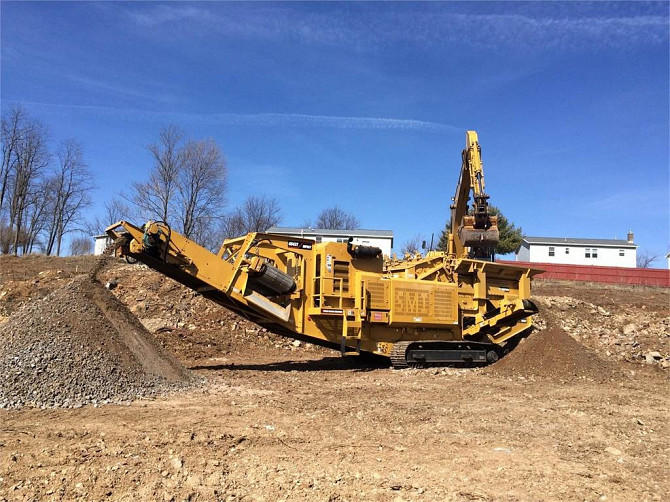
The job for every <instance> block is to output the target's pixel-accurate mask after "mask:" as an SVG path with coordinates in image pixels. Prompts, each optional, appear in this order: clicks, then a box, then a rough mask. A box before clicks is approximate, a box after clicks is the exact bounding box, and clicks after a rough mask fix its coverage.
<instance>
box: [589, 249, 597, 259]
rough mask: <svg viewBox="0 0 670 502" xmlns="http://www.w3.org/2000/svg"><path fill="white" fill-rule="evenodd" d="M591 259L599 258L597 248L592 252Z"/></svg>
mask: <svg viewBox="0 0 670 502" xmlns="http://www.w3.org/2000/svg"><path fill="white" fill-rule="evenodd" d="M591 258H598V250H597V249H596V248H593V249H592V250H591Z"/></svg>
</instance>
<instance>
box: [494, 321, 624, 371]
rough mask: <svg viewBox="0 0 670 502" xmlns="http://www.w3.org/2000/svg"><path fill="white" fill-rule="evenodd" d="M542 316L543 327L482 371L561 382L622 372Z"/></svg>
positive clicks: (555, 323) (555, 322) (554, 322)
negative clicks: (543, 320)
mask: <svg viewBox="0 0 670 502" xmlns="http://www.w3.org/2000/svg"><path fill="white" fill-rule="evenodd" d="M545 320H546V321H545V322H546V324H545V328H544V329H542V330H541V331H537V332H535V333H532V334H531V335H530V336H528V338H526V339H525V340H523V341H522V342H521V343H520V344H519V345H518V346H517V347H516V348H515V349H514V350H512V352H511V353H510V354H508V355H507V356H505V357H503V358H502V359H501V360H500V361H498V362H497V363H495V364H494V365H492V366H490V367H488V368H486V370H485V371H486V372H490V373H496V374H499V375H510V376H517V377H518V376H522V377H525V378H530V379H534V378H549V379H553V380H556V381H563V382H569V381H575V380H579V379H585V380H592V381H596V382H604V381H610V380H612V379H615V378H620V377H621V376H622V373H621V371H620V370H619V369H617V368H616V366H615V365H614V364H613V363H612V362H610V361H607V360H604V359H601V358H600V357H599V356H598V354H597V353H596V352H595V351H594V350H592V349H590V348H588V347H586V346H584V345H582V344H581V343H579V342H577V341H576V340H575V339H574V338H572V337H571V336H570V335H569V334H568V333H566V332H565V331H564V330H563V329H562V328H560V327H559V326H558V323H557V321H556V320H555V319H553V318H552V317H549V316H546V315H545Z"/></svg>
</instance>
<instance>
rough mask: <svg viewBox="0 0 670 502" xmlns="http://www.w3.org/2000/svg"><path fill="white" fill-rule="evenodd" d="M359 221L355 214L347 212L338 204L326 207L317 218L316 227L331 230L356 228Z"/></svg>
mask: <svg viewBox="0 0 670 502" xmlns="http://www.w3.org/2000/svg"><path fill="white" fill-rule="evenodd" d="M358 226H359V222H358V218H356V217H355V216H354V215H353V214H351V213H347V212H345V211H343V210H342V209H340V208H339V207H337V206H333V207H330V208H327V209H324V210H323V211H321V213H319V216H317V218H316V227H317V228H324V229H329V230H354V229H356V228H358Z"/></svg>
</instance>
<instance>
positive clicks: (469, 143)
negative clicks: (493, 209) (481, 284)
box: [449, 131, 499, 258]
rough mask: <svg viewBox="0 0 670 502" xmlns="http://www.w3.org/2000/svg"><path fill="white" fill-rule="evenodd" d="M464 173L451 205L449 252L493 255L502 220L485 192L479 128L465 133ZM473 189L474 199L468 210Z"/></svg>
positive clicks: (465, 254) (462, 171)
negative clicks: (493, 213) (499, 224)
mask: <svg viewBox="0 0 670 502" xmlns="http://www.w3.org/2000/svg"><path fill="white" fill-rule="evenodd" d="M461 157H462V163H461V172H460V177H459V180H458V185H457V186H456V194H455V195H454V198H453V204H452V206H451V232H452V234H453V235H452V239H450V242H451V243H452V246H451V248H450V250H449V253H450V254H452V255H454V256H457V257H465V256H467V255H468V252H467V250H466V248H470V252H471V254H472V255H473V256H474V257H478V258H479V257H487V256H491V255H492V254H493V248H495V246H496V244H498V240H499V232H498V220H497V217H496V216H493V215H490V214H489V204H488V199H489V196H488V195H487V194H486V192H485V191H484V188H485V184H484V167H483V164H482V159H481V147H480V146H479V140H478V138H477V133H476V132H475V131H467V132H466V134H465V149H464V150H463V152H462V154H461ZM470 192H472V196H473V199H474V202H473V204H472V208H471V209H470V211H469V212H468V201H469V200H470Z"/></svg>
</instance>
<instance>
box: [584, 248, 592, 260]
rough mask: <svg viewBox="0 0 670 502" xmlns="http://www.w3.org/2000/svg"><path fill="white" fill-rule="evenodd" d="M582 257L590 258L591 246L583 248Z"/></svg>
mask: <svg viewBox="0 0 670 502" xmlns="http://www.w3.org/2000/svg"><path fill="white" fill-rule="evenodd" d="M584 258H591V248H586V249H585V250H584Z"/></svg>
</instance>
